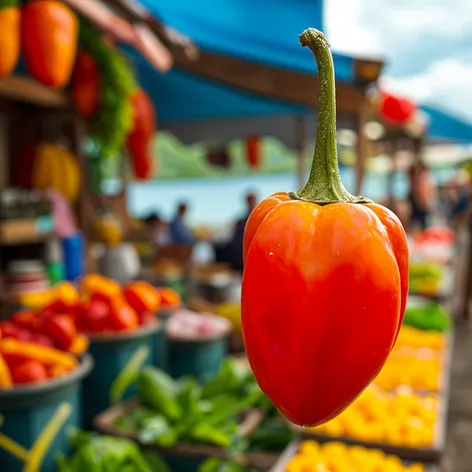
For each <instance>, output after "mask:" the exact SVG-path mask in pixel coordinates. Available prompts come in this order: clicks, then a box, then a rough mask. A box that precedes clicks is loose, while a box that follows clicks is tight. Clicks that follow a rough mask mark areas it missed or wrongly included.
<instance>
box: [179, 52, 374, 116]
mask: <svg viewBox="0 0 472 472" xmlns="http://www.w3.org/2000/svg"><path fill="white" fill-rule="evenodd" d="M176 65H177V66H178V67H180V68H181V69H182V70H185V71H187V72H190V73H192V74H195V75H199V76H202V77H206V78H208V79H212V80H215V81H218V82H221V83H223V84H226V85H229V86H231V87H234V88H237V89H240V90H244V91H246V92H250V93H254V94H257V95H261V96H265V97H267V98H273V99H278V100H281V101H285V102H289V103H292V104H296V105H301V106H305V107H309V108H316V107H317V105H318V86H317V80H318V79H317V76H316V75H315V74H304V73H294V72H293V71H289V70H285V69H279V68H275V67H271V66H267V65H264V64H259V63H256V62H250V61H245V60H241V59H237V58H234V57H230V56H223V55H220V54H216V53H210V52H207V51H200V54H199V57H198V59H197V60H196V61H194V62H188V61H184V60H179V59H176ZM336 94H337V109H338V112H339V113H342V114H345V115H351V116H352V115H355V116H358V115H360V114H361V113H362V112H363V109H364V106H365V99H366V93H365V88H364V87H363V86H361V85H357V84H350V83H346V82H336Z"/></svg>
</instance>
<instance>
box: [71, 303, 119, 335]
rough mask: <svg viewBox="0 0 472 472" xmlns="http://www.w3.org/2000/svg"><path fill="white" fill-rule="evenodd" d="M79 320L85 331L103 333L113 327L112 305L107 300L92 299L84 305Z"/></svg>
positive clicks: (81, 327)
mask: <svg viewBox="0 0 472 472" xmlns="http://www.w3.org/2000/svg"><path fill="white" fill-rule="evenodd" d="M77 321H78V324H79V327H80V329H81V330H82V331H84V332H89V333H103V332H104V331H107V330H108V329H110V328H111V318H110V305H109V304H108V303H107V302H105V301H102V300H99V299H92V300H91V301H90V302H89V303H87V304H85V305H84V306H83V307H82V310H81V313H80V315H79V316H78V319H77Z"/></svg>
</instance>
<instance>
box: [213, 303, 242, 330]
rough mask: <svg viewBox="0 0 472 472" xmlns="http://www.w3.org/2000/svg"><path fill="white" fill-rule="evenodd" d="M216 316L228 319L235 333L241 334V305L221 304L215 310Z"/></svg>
mask: <svg viewBox="0 0 472 472" xmlns="http://www.w3.org/2000/svg"><path fill="white" fill-rule="evenodd" d="M214 313H215V315H218V316H221V317H222V318H226V319H227V320H229V321H230V322H231V324H232V325H233V329H234V331H235V332H237V333H240V332H241V303H240V302H227V303H221V304H220V305H218V306H217V307H216V309H215V310H214Z"/></svg>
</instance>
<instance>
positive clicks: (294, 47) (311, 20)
mask: <svg viewBox="0 0 472 472" xmlns="http://www.w3.org/2000/svg"><path fill="white" fill-rule="evenodd" d="M140 2H141V3H142V4H143V5H144V6H145V7H146V8H147V9H149V11H150V12H151V13H152V14H153V15H155V16H156V17H157V18H159V19H160V20H161V21H163V22H164V23H165V24H167V25H169V26H171V27H174V28H175V29H177V30H178V31H180V32H182V33H183V34H186V35H188V36H189V37H190V38H191V39H192V41H194V42H195V44H196V45H197V46H198V48H199V49H200V50H202V51H207V52H211V53H218V54H221V55H224V56H229V57H234V58H236V59H241V60H246V61H252V62H257V63H261V64H264V65H268V66H272V67H277V68H281V69H286V70H290V71H293V72H295V73H313V74H314V73H316V63H315V60H314V58H313V55H312V54H311V53H310V51H308V50H307V49H306V48H302V47H301V46H300V44H299V42H298V35H299V34H300V33H301V32H302V31H303V30H304V29H306V28H308V27H315V28H318V29H322V27H323V23H322V18H323V1H322V0H271V2H257V1H256V2H255V1H253V0H205V2H203V3H202V2H201V1H197V0H179V1H173V0H140ZM129 53H130V54H131V56H132V58H133V60H134V63H135V67H136V70H137V73H138V79H139V81H140V83H141V84H142V86H143V88H144V89H145V90H146V91H147V93H148V94H149V95H150V96H151V98H152V100H153V101H154V103H155V105H156V108H157V110H158V115H159V121H160V124H161V125H165V124H166V123H175V122H178V121H184V122H185V121H193V120H197V119H200V120H202V119H221V118H223V119H224V118H233V117H256V116H281V115H292V116H294V115H301V114H309V113H311V112H312V110H310V109H308V108H304V107H302V106H296V105H293V104H291V103H286V102H283V101H280V100H275V99H271V98H269V97H263V96H261V95H256V94H251V93H247V92H245V91H242V90H240V89H236V88H233V87H231V86H227V85H224V84H222V83H220V82H216V81H213V80H211V79H208V78H206V77H201V76H197V75H194V74H191V73H187V72H184V71H180V70H173V71H172V72H170V73H168V74H165V75H162V74H159V72H157V71H156V70H154V69H153V68H152V67H150V66H149V64H148V63H147V62H146V61H145V60H144V59H142V58H140V57H139V56H138V55H137V54H136V53H134V52H133V51H129ZM334 61H335V67H336V77H337V80H339V81H344V82H350V81H352V80H353V79H354V73H355V67H354V65H355V61H354V59H353V58H351V57H348V56H345V55H340V54H335V56H334ZM293 86H294V87H296V86H297V84H296V83H294V84H293Z"/></svg>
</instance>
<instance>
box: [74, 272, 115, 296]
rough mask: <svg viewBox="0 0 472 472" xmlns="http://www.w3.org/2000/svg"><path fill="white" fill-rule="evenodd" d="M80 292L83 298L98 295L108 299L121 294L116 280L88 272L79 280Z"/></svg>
mask: <svg viewBox="0 0 472 472" xmlns="http://www.w3.org/2000/svg"><path fill="white" fill-rule="evenodd" d="M80 292H81V294H82V297H83V298H84V299H85V300H90V298H92V296H93V295H98V296H99V297H102V299H103V300H106V301H110V300H112V299H113V298H116V297H120V296H121V286H120V284H119V283H118V282H117V281H116V280H112V279H107V278H106V277H103V276H101V275H98V274H88V275H86V276H85V277H84V278H83V279H82V281H81V284H80Z"/></svg>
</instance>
